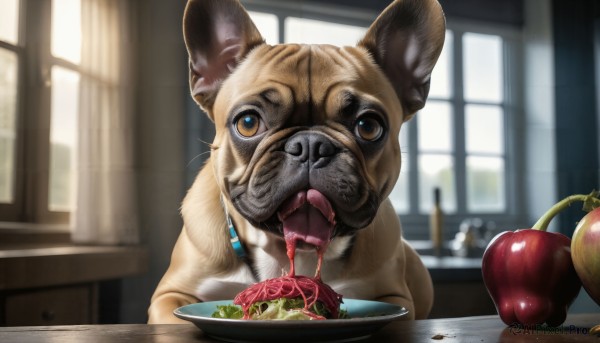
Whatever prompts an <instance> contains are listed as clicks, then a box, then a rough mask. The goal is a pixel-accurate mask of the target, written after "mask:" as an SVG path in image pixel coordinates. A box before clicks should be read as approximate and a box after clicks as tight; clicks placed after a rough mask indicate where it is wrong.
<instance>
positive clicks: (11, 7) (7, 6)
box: [0, 0, 19, 44]
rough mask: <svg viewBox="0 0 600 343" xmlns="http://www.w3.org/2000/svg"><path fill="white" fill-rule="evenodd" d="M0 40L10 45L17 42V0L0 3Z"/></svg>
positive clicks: (6, 0)
mask: <svg viewBox="0 0 600 343" xmlns="http://www.w3.org/2000/svg"><path fill="white" fill-rule="evenodd" d="M0 40H3V41H5V42H7V43H10V44H17V43H18V41H19V0H2V1H1V2H0Z"/></svg>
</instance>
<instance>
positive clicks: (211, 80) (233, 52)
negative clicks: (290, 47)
mask: <svg viewBox="0 0 600 343" xmlns="http://www.w3.org/2000/svg"><path fill="white" fill-rule="evenodd" d="M183 36H184V39H185V45H186V47H187V51H188V54H189V67H190V89H191V92H192V97H193V98H194V100H195V101H196V102H197V103H198V104H199V105H200V106H201V107H202V108H203V109H204V110H205V111H206V112H207V113H208V115H209V116H210V117H211V119H212V120H214V118H213V114H212V106H213V104H214V101H215V97H216V94H217V92H218V91H219V88H220V87H221V83H222V82H223V80H224V79H226V78H227V77H228V76H229V74H231V72H232V71H233V70H234V69H235V67H236V66H237V65H238V63H239V62H240V60H241V59H242V58H243V57H244V56H245V55H246V54H247V53H248V52H249V51H250V50H252V48H254V47H255V46H257V45H260V44H263V43H264V39H263V38H262V36H261V35H260V33H259V32H258V30H257V29H256V26H254V23H253V22H252V20H251V19H250V16H249V15H248V13H247V12H246V10H245V9H244V8H243V7H242V5H241V4H240V2H239V1H238V0H189V1H188V3H187V5H186V8H185V13H184V16H183Z"/></svg>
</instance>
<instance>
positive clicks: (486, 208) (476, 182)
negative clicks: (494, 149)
mask: <svg viewBox="0 0 600 343" xmlns="http://www.w3.org/2000/svg"><path fill="white" fill-rule="evenodd" d="M505 207H506V205H505V199H504V159H502V158H498V157H475V156H469V157H467V209H468V210H469V211H471V212H502V211H504V210H505Z"/></svg>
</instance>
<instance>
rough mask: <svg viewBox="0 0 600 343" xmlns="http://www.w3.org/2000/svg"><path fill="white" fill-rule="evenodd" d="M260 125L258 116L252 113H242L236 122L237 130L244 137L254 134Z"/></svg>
mask: <svg viewBox="0 0 600 343" xmlns="http://www.w3.org/2000/svg"><path fill="white" fill-rule="evenodd" d="M260 126H261V124H260V117H259V116H258V115H256V114H254V113H248V114H244V115H242V116H240V117H239V118H238V119H237V122H236V127H237V131H238V132H239V133H240V135H242V136H244V137H252V136H254V135H256V134H257V133H258V131H259V129H260Z"/></svg>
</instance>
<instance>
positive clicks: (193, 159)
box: [186, 151, 210, 167]
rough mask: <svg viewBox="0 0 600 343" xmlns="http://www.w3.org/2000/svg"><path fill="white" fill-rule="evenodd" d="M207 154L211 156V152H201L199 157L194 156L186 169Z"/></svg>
mask: <svg viewBox="0 0 600 343" xmlns="http://www.w3.org/2000/svg"><path fill="white" fill-rule="evenodd" d="M206 154H210V151H205V152H201V153H199V154H198V155H196V156H194V157H193V158H192V159H191V160H190V161H189V162H188V163H187V165H186V167H189V166H190V165H191V164H192V163H194V161H195V160H197V159H199V158H200V157H202V156H204V155H206Z"/></svg>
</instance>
